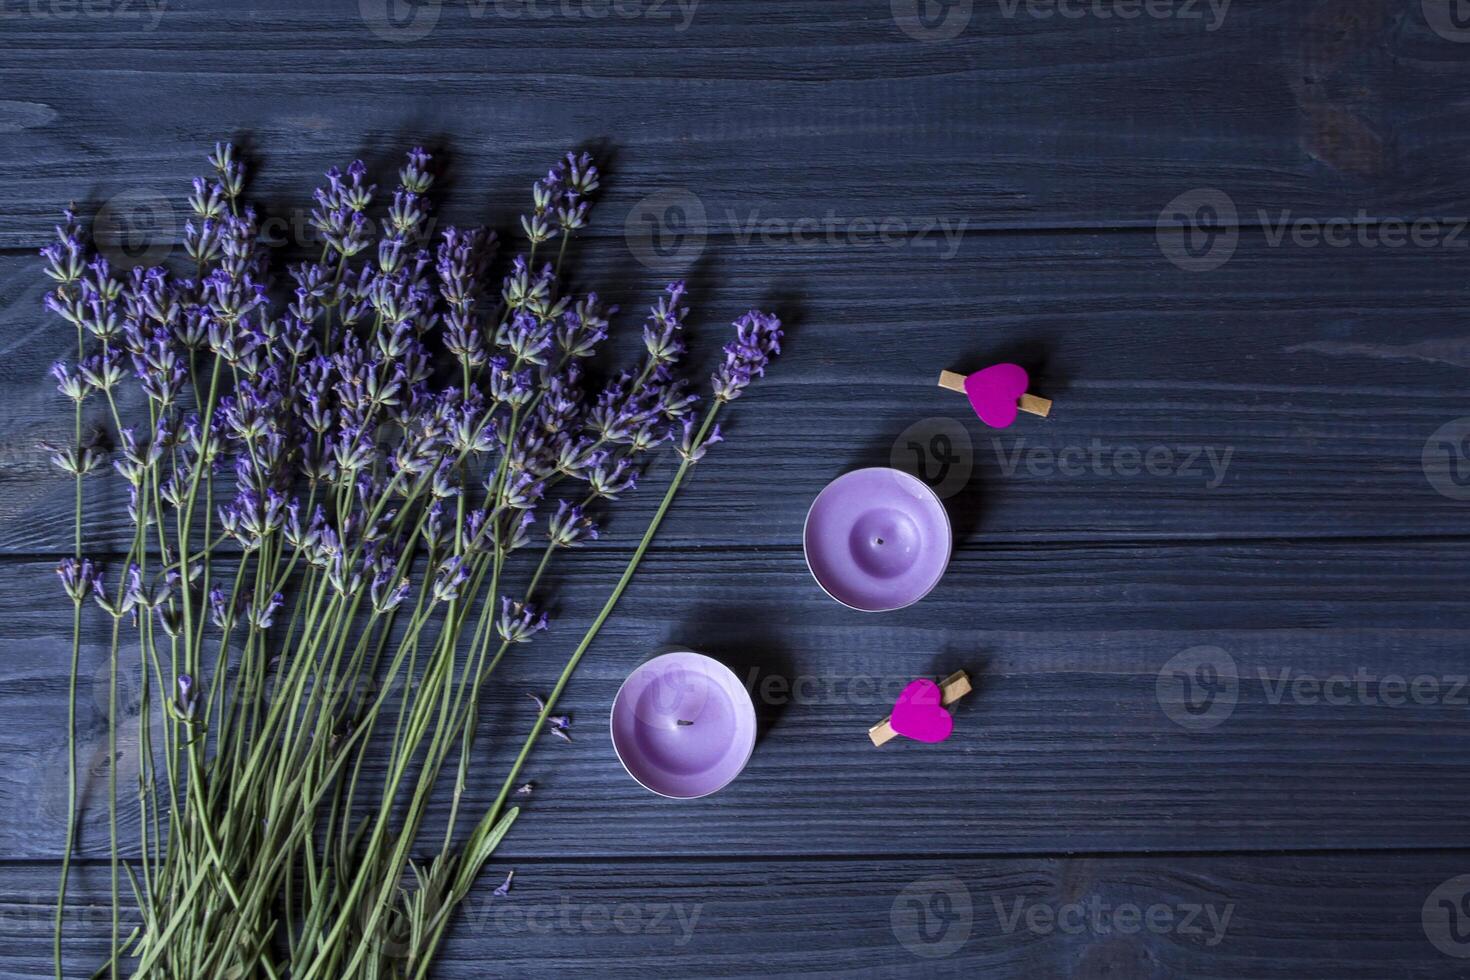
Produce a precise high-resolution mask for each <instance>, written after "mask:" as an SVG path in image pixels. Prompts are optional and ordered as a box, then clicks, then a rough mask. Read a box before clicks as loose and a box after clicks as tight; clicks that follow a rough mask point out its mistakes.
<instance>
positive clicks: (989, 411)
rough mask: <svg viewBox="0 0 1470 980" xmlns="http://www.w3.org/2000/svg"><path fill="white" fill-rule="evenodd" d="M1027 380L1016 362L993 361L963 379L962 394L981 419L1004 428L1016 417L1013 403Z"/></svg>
mask: <svg viewBox="0 0 1470 980" xmlns="http://www.w3.org/2000/svg"><path fill="white" fill-rule="evenodd" d="M1030 380H1031V379H1030V378H1029V377H1027V375H1026V369H1025V368H1023V367H1021V365H1019V364H992V365H991V366H990V367H988V368H986V369H985V370H983V371H976V372H975V373H974V374H972V375H970V376H969V377H968V378H966V379H965V394H967V395H969V396H970V405H971V406H973V407H974V409H975V414H976V415H978V416H980V420H981V421H982V422H984V423H985V424H986V425H990V426H994V427H995V428H997V429H1004V428H1005V427H1006V426H1008V425H1010V424H1011V423H1012V422H1014V421H1016V411H1017V409H1016V403H1017V402H1019V401H1020V400H1021V396H1022V395H1024V394H1026V385H1027V384H1028V383H1030Z"/></svg>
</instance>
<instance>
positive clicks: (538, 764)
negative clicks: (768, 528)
mask: <svg viewBox="0 0 1470 980" xmlns="http://www.w3.org/2000/svg"><path fill="white" fill-rule="evenodd" d="M1467 559H1470V544H1466V543H1464V542H1460V541H1443V542H1423V543H1415V544H1393V543H1377V544H1368V545H1365V544H1360V543H1344V544H1335V543H1317V544H1304V543H1285V544H1260V545H1238V546H1230V547H1225V546H1214V547H1209V546H1192V545H1181V546H1158V545H1155V546H1150V547H1146V548H1124V547H1117V548H1113V547H1101V546H1099V547H1090V548H1051V547H1025V548H1023V547H1015V548H1001V547H997V548H991V549H985V550H982V551H975V552H968V553H964V554H962V555H960V556H959V557H958V558H957V559H956V561H955V562H954V564H953V565H952V567H951V568H950V571H949V573H948V574H947V575H946V577H945V579H944V581H943V582H942V583H941V585H940V586H939V588H938V589H936V590H935V592H934V593H933V594H931V595H930V596H929V597H928V598H927V599H925V600H924V601H923V602H922V603H920V604H918V605H916V606H913V607H910V608H909V609H907V610H904V611H901V612H898V613H894V614H891V615H886V616H884V617H883V618H882V622H881V628H880V627H878V626H876V625H875V622H876V621H875V620H873V619H872V618H870V617H868V616H865V615H863V614H859V613H855V612H852V611H850V610H846V609H843V608H841V607H839V606H837V605H836V604H835V603H833V602H831V601H830V600H829V599H827V598H826V597H825V596H824V595H823V594H822V593H821V592H820V591H819V590H818V589H817V587H816V586H815V584H814V583H813V582H812V581H811V579H810V577H809V576H808V575H807V573H806V571H805V569H804V568H803V567H802V565H801V560H800V557H799V556H798V555H796V554H787V555H785V556H781V555H762V554H756V553H747V554H729V553H718V552H714V553H708V552H698V553H689V554H685V553H679V552H672V551H665V552H660V553H656V554H655V555H654V556H652V557H651V558H650V559H649V560H648V561H647V562H646V563H645V565H644V567H643V568H642V570H641V571H640V573H639V577H638V579H637V580H636V581H635V583H634V584H633V587H632V588H631V590H630V591H629V592H628V594H627V595H626V596H625V597H624V599H623V602H622V604H621V605H620V606H619V608H618V612H617V614H616V616H614V617H613V619H612V620H610V622H609V623H608V625H607V627H606V628H605V629H604V631H603V633H602V635H601V637H600V638H599V640H598V642H597V644H596V646H595V648H594V649H593V650H592V652H591V654H590V655H589V656H588V658H587V659H586V660H585V661H584V662H583V663H582V665H581V666H580V667H579V669H578V673H577V675H576V677H575V679H574V681H573V683H572V684H571V685H570V686H569V688H568V689H567V692H566V695H565V699H564V701H563V705H564V706H565V707H566V708H567V709H568V710H569V711H571V713H572V715H573V717H574V719H575V725H574V735H575V737H576V741H575V742H574V743H573V744H570V745H567V744H564V743H561V742H559V741H554V740H546V742H547V743H549V744H542V745H540V747H539V748H538V749H537V751H536V753H535V755H534V756H533V757H532V759H531V760H530V764H529V766H528V769H527V771H526V776H527V778H528V779H531V780H533V781H534V782H535V783H536V785H537V790H536V793H535V794H534V795H533V796H532V797H531V799H530V800H529V801H528V803H527V807H528V812H527V813H526V815H525V817H524V819H523V821H522V823H521V824H519V825H518V826H517V833H515V834H512V835H511V836H510V837H508V838H507V839H506V841H505V842H504V844H503V845H502V848H503V852H504V853H505V854H507V855H512V856H520V855H532V856H555V855H560V854H575V855H577V856H579V857H583V858H589V857H592V856H607V857H615V856H619V855H627V854H640V853H641V854H660V855H693V854H710V853H713V854H720V855H730V856H734V855H740V854H746V853H760V854H767V855H775V854H790V855H797V854H826V855H834V854H835V855H840V854H868V853H875V854H876V853H890V854H891V853H898V854H927V853H932V852H934V851H935V850H936V849H938V850H943V851H945V852H946V853H954V854H978V853H1016V852H1047V851H1072V850H1107V851H1138V850H1174V851H1190V850H1197V849H1201V848H1204V849H1208V850H1211V851H1222V850H1238V849H1268V848H1278V847H1291V848H1336V847H1373V846H1389V847H1395V848H1402V847H1453V846H1465V845H1466V844H1467V839H1466V831H1465V826H1464V817H1463V812H1464V807H1463V802H1464V800H1465V799H1466V794H1467V793H1470V774H1467V772H1466V770H1465V767H1464V765H1463V757H1464V753H1465V752H1466V751H1467V749H1470V684H1467V683H1466V679H1465V675H1466V673H1467V669H1466V665H1465V662H1464V647H1465V643H1466V639H1467V633H1466V630H1465V629H1464V623H1465V613H1466V610H1467V601H1470V600H1467V595H1470V592H1467V586H1470V571H1467V569H1470V563H1467ZM620 567H621V566H620V562H619V561H618V560H617V559H616V558H615V557H614V556H606V557H604V556H597V555H584V556H582V557H581V558H580V560H578V561H577V563H576V564H575V565H572V566H564V567H563V572H564V577H563V578H562V580H561V581H560V583H559V584H558V585H557V592H556V594H557V595H558V596H559V599H558V608H557V611H556V616H557V620H556V625H555V626H554V628H553V630H552V632H550V633H549V634H547V635H546V636H545V637H544V639H543V640H542V641H538V642H536V643H533V644H531V645H528V646H527V647H525V648H522V649H518V650H517V651H516V654H515V657H514V658H513V661H508V662H507V664H506V665H504V666H503V667H502V672H501V673H500V674H499V676H498V677H497V679H496V682H495V683H494V684H493V685H492V688H493V691H492V693H491V694H490V696H489V698H488V699H487V702H486V705H485V707H484V709H483V715H482V717H483V727H482V738H481V741H480V748H479V749H477V753H478V755H479V763H478V765H477V767H476V775H475V778H473V779H472V780H471V784H470V786H469V788H468V790H467V794H466V804H465V805H466V806H467V807H469V808H470V809H471V810H473V809H474V808H475V807H483V806H486V805H488V803H489V801H490V799H491V798H492V797H493V795H494V791H495V790H496V789H498V787H499V777H498V776H497V775H496V774H497V773H498V772H502V771H503V766H504V765H505V763H506V761H507V759H508V757H509V755H510V754H513V751H514V749H517V748H519V738H520V735H521V733H523V732H524V731H525V726H526V725H528V724H530V723H531V720H532V719H533V717H534V713H533V705H532V704H531V702H530V700H529V699H527V698H526V697H525V692H528V691H544V690H545V689H546V688H547V686H548V685H549V684H550V683H551V682H552V680H554V678H555V676H556V674H557V673H558V672H559V670H560V666H561V664H562V663H563V662H564V658H565V657H566V655H567V653H568V652H569V651H570V650H571V648H572V647H573V646H574V645H575V642H576V640H577V638H578V637H579V636H580V625H579V624H582V623H585V622H587V621H588V619H590V617H591V615H592V613H593V612H594V611H595V609H596V607H597V606H598V605H599V604H600V602H601V599H602V597H603V596H604V595H605V594H606V590H607V589H608V588H609V585H610V583H611V581H612V579H613V578H614V577H615V576H616V574H617V571H618V569H619V568H620ZM0 583H3V588H0V620H3V621H4V622H6V623H7V624H8V625H7V644H6V657H5V658H4V667H3V670H4V675H3V676H4V681H3V684H0V744H3V745H4V747H5V749H6V750H7V751H8V758H9V759H10V760H11V761H10V764H9V765H8V766H7V767H6V768H5V769H4V770H3V771H0V807H3V817H4V819H0V852H3V853H7V854H10V855H12V856H17V857H19V856H25V857H29V858H46V857H54V856H55V855H56V849H57V847H58V841H57V835H56V830H55V828H56V827H57V826H59V824H58V822H57V821H58V814H59V812H64V800H65V781H64V771H65V768H64V765H63V761H64V758H65V756H64V743H63V741H62V738H61V735H62V732H63V731H64V719H65V710H64V705H65V678H66V668H65V663H66V657H67V655H68V644H69V639H68V637H67V634H66V630H65V626H66V623H67V616H68V613H67V611H66V610H65V609H64V608H63V607H62V606H61V604H60V603H59V602H58V601H57V600H56V586H55V583H54V582H53V581H52V580H51V577H50V576H49V574H48V570H47V568H46V566H44V565H36V564H14V565H6V566H0ZM754 610H759V614H758V615H756V614H754V613H753V611H754ZM102 626H103V624H102V623H101V622H100V620H99V619H98V618H96V617H94V619H93V622H92V627H91V630H90V631H89V634H88V636H87V645H86V648H85V650H84V654H83V656H84V660H83V664H84V669H83V677H84V682H83V690H82V696H81V705H82V712H83V713H82V722H81V726H82V734H83V742H84V751H83V759H84V763H85V764H86V766H87V767H88V769H89V773H90V774H89V778H88V788H87V791H86V794H85V796H86V800H87V805H86V820H85V828H84V833H83V835H82V842H81V844H82V850H83V853H86V854H89V855H93V856H95V855H97V854H98V853H99V849H100V850H101V852H102V853H105V849H106V833H105V815H106V806H105V795H99V794H105V786H106V763H105V760H106V756H107V753H106V726H105V714H104V713H103V710H102V709H103V708H104V707H105V705H106V703H107V697H106V690H107V684H106V681H107V670H106V667H105V663H106V656H105V653H106V646H105V643H104V640H105V636H104V634H103V633H102V632H101V631H102ZM673 644H690V645H693V646H695V647H696V648H698V649H701V650H703V651H705V652H708V653H710V654H712V655H715V656H717V657H719V658H721V659H722V660H724V661H726V662H727V663H729V664H731V666H732V667H733V668H734V669H735V670H736V672H737V674H738V675H739V676H740V677H741V678H742V679H743V680H744V681H746V683H747V685H748V686H749V687H750V689H751V690H752V692H753V696H754V697H755V698H756V701H757V706H758V716H759V719H760V724H761V739H760V742H759V744H758V745H757V747H756V751H755V754H754V757H753V758H752V760H751V763H750V766H749V768H748V769H747V771H746V772H745V774H744V775H743V776H742V777H741V778H740V779H739V780H737V781H736V782H735V783H734V784H732V785H731V786H730V787H729V788H727V789H726V790H724V791H723V792H721V793H719V794H717V795H716V796H713V797H711V798H709V799H707V800H701V801H697V802H691V803H682V804H674V803H671V802H670V801H667V800H663V799H660V798H657V797H654V796H652V795H651V794H649V793H647V792H646V791H644V790H642V789H641V788H639V787H638V786H637V785H636V784H635V783H634V782H633V781H632V780H630V779H628V778H627V776H626V775H625V774H624V773H623V771H622V769H621V768H620V766H619V765H618V762H617V760H616V757H615V756H614V755H613V752H612V749H611V746H610V743H609V740H608V735H607V712H608V706H609V705H610V704H611V703H612V698H613V694H614V693H615V691H616V690H617V687H618V685H619V684H620V683H621V682H622V680H623V679H624V678H625V677H626V676H627V674H628V672H629V671H630V670H631V669H632V668H633V667H634V666H635V665H636V664H637V663H638V662H639V661H641V660H642V659H643V658H644V657H646V656H648V655H650V654H652V653H654V652H656V651H658V650H660V649H663V648H666V647H667V646H669V645H673ZM1200 647H1209V648H1218V649H1219V650H1220V651H1223V655H1214V656H1215V658H1216V659H1217V660H1219V662H1220V664H1221V666H1220V671H1221V673H1226V672H1230V671H1233V673H1234V674H1236V675H1237V676H1238V677H1239V682H1238V688H1237V692H1236V695H1235V700H1236V703H1235V704H1234V705H1233V708H1232V707H1231V706H1230V705H1228V704H1225V702H1224V701H1222V708H1221V709H1220V710H1219V711H1218V712H1215V713H1212V714H1210V715H1209V716H1208V717H1206V718H1205V719H1204V721H1205V722H1206V723H1207V724H1206V726H1205V727H1203V728H1196V727H1186V726H1192V725H1193V724H1194V721H1193V719H1192V717H1191V716H1189V715H1188V713H1187V711H1186V710H1185V709H1183V708H1182V707H1181V698H1182V697H1183V696H1184V693H1185V692H1183V691H1182V689H1179V688H1177V687H1170V686H1168V685H1173V684H1177V683H1178V682H1177V681H1176V680H1175V671H1176V670H1181V671H1183V672H1184V673H1186V674H1189V675H1191V676H1193V675H1194V674H1195V669H1194V665H1193V664H1191V663H1186V664H1182V665H1181V663H1180V662H1179V661H1178V660H1176V658H1177V657H1179V656H1180V655H1181V654H1185V653H1186V652H1187V651H1192V650H1197V648H1200ZM1221 656H1228V658H1229V659H1228V660H1221V659H1220V657H1221ZM135 657H136V654H135V653H134V652H132V651H129V652H128V653H127V655H126V657H125V660H124V663H125V664H126V663H135V662H136V661H135ZM956 669H965V670H966V671H967V672H968V673H969V674H970V676H971V678H972V680H973V682H974V685H975V693H974V694H972V695H971V696H970V697H968V698H966V699H965V701H964V702H963V703H962V704H961V705H960V706H959V707H958V710H957V713H956V732H955V735H954V736H953V737H952V738H951V739H950V740H949V741H947V742H945V743H942V744H941V745H938V746H921V745H917V744H903V745H898V746H889V747H888V749H887V750H884V751H881V752H880V751H877V750H875V749H874V748H873V747H872V745H871V744H870V743H869V741H868V739H867V736H866V732H867V729H868V727H869V726H870V725H872V723H873V721H874V720H875V719H877V718H881V717H882V716H883V715H884V714H885V713H886V712H887V711H888V710H889V709H890V708H891V706H892V703H893V698H894V697H895V696H896V695H897V693H898V691H899V690H900V689H901V688H902V687H903V686H904V685H905V684H906V683H907V682H908V681H910V680H912V679H913V678H914V677H917V676H925V675H927V676H931V677H938V676H944V675H946V674H948V673H950V672H951V671H953V670H956ZM1161 673H1162V674H1164V675H1165V676H1164V678H1163V680H1162V681H1161V677H1160V675H1161ZM1359 675H1361V676H1362V678H1363V680H1362V682H1361V683H1359V681H1358V680H1357V678H1358V676H1359ZM1337 678H1342V679H1341V680H1337ZM1390 678H1398V680H1397V681H1394V680H1390ZM1417 678H1428V679H1427V680H1421V681H1420V682H1419V683H1420V690H1419V691H1418V692H1417V693H1415V692H1413V691H1411V689H1410V688H1409V687H1408V686H1407V685H1408V684H1411V683H1412V682H1413V681H1414V680H1415V679H1417ZM1161 684H1163V685H1165V687H1164V691H1165V694H1164V696H1163V698H1162V699H1161V695H1160V689H1161ZM1395 684H1397V685H1398V686H1397V687H1395V686H1394V685H1395ZM1324 685H1326V687H1325V689H1324ZM1171 692H1172V693H1171ZM1196 697H1199V695H1196ZM135 698H136V694H135V693H134V694H133V695H132V696H131V697H130V696H129V694H128V691H127V690H125V691H124V695H123V697H122V701H123V703H124V704H128V703H130V701H132V700H135ZM1200 700H1203V699H1202V698H1200ZM1393 701H1397V702H1398V703H1391V702H1393ZM123 729H124V732H125V734H124V736H123V742H124V747H126V746H127V745H131V744H135V742H136V735H135V734H131V733H133V732H135V729H136V723H135V722H133V721H131V720H130V718H124V723H123ZM134 758H135V756H134ZM133 764H134V765H136V762H134V763H133ZM127 766H128V761H127V759H126V758H125V759H124V762H123V763H122V764H120V769H119V772H120V775H121V777H122V778H121V780H120V782H121V783H122V785H124V786H127V785H132V777H131V776H130V775H129V770H128V768H127ZM941 768H942V769H943V776H942V779H941V778H940V777H939V776H938V775H937V774H936V770H937V769H941ZM940 783H942V784H943V785H944V786H945V792H944V793H943V794H936V793H934V787H935V786H936V785H939V784H940ZM447 802H448V801H447V797H446V798H444V799H441V800H438V801H436V803H435V813H436V817H435V819H436V820H437V819H442V814H443V812H444V808H445V807H447ZM131 811H132V808H131V807H128V808H126V813H125V822H124V827H125V828H132V827H133V819H134V818H133V815H132V812H131ZM676 818H677V819H676ZM135 837H136V834H135V833H129V832H128V831H127V829H125V831H124V832H123V834H122V840H123V841H125V842H131V841H133V840H134V839H135Z"/></svg>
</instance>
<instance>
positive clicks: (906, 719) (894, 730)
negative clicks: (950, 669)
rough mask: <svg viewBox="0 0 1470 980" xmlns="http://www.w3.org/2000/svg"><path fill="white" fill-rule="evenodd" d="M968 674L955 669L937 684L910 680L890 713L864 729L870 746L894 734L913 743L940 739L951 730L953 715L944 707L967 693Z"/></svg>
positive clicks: (968, 690)
mask: <svg viewBox="0 0 1470 980" xmlns="http://www.w3.org/2000/svg"><path fill="white" fill-rule="evenodd" d="M970 690H971V688H970V676H969V675H968V674H966V673H965V672H964V671H963V670H957V671H955V672H954V673H953V674H950V675H949V676H948V677H946V678H945V679H944V680H942V681H940V682H939V683H938V684H936V683H934V682H933V681H931V680H929V679H928V678H927V677H921V678H919V679H918V680H916V681H913V682H911V683H910V684H909V685H908V686H907V687H905V688H904V689H903V691H902V692H901V693H900V694H899V695H898V700H897V701H895V702H894V703H893V714H891V715H889V716H888V717H887V718H884V719H883V720H882V721H880V722H878V724H876V725H874V726H873V727H872V728H870V729H868V738H870V739H872V741H873V744H874V745H882V744H883V743H885V742H887V741H889V740H890V739H892V738H893V737H894V736H895V735H903V736H904V737H906V738H911V739H914V740H915V741H917V742H942V741H944V740H945V739H947V738H949V736H950V733H951V732H952V731H954V716H953V715H951V714H950V713H949V712H948V711H947V710H945V707H946V706H947V705H951V704H953V703H954V702H956V701H958V700H959V699H960V698H962V697H964V696H965V695H966V694H969V693H970Z"/></svg>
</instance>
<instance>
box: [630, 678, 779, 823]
mask: <svg viewBox="0 0 1470 980" xmlns="http://www.w3.org/2000/svg"><path fill="white" fill-rule="evenodd" d="M609 725H610V727H611V731H612V743H613V750H614V751H615V752H616V753H617V756H618V761H619V762H621V763H622V765H623V768H624V769H625V770H627V772H628V775H630V776H632V777H633V778H634V779H635V780H637V782H638V783H639V785H641V786H643V787H644V788H645V789H647V790H650V791H652V792H654V793H657V794H658V795H659V796H665V797H669V798H670V799H677V800H692V799H697V798H699V797H701V796H709V795H710V794H711V793H716V792H719V791H720V790H722V789H724V788H725V787H726V786H728V785H729V784H730V782H731V781H732V780H734V779H735V777H736V776H738V775H740V772H741V771H742V770H743V769H744V768H745V764H746V763H747V762H749V761H750V756H751V753H752V752H753V751H754V750H755V735H756V723H755V704H754V703H753V702H752V701H751V699H750V692H748V691H747V690H746V689H745V686H744V685H743V684H741V683H740V678H738V677H736V676H735V672H734V671H732V670H731V669H730V668H729V667H726V666H725V665H724V664H722V663H720V662H719V661H718V660H715V659H713V658H712V657H706V656H705V655H704V654H700V653H695V652H693V651H692V650H676V651H674V652H671V653H665V654H661V655H659V656H656V657H653V658H651V659H649V660H646V661H644V662H643V663H642V664H641V665H639V666H638V667H637V668H636V669H635V670H634V671H633V672H632V673H631V674H629V675H628V678H627V680H625V681H623V684H622V686H621V687H619V688H618V693H617V696H616V697H614V698H613V706H612V712H611V719H610V721H609Z"/></svg>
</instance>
